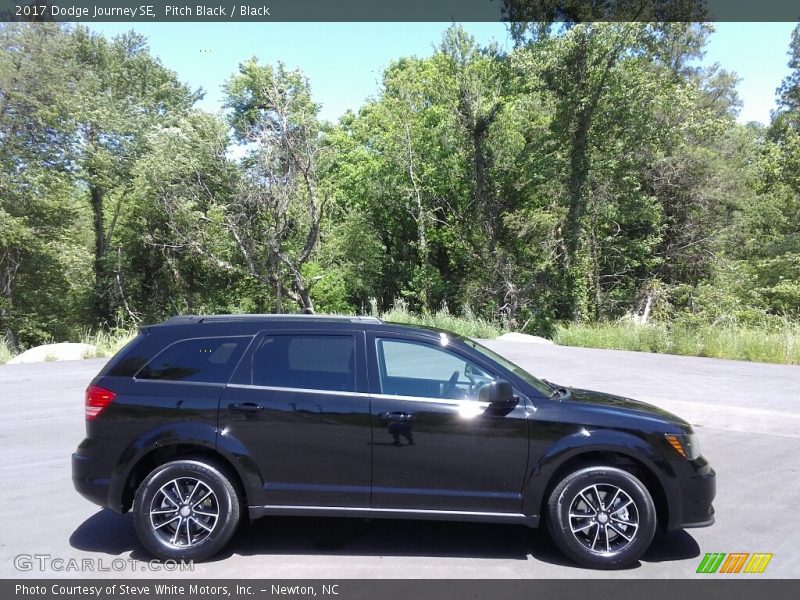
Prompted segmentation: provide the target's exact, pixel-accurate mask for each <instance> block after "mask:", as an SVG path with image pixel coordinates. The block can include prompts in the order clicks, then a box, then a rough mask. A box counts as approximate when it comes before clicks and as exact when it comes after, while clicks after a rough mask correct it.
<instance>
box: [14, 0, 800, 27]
mask: <svg viewBox="0 0 800 600" xmlns="http://www.w3.org/2000/svg"><path fill="white" fill-rule="evenodd" d="M798 20H800V3H798V2H796V1H794V0H759V1H757V2H756V1H755V0H0V21H61V22H79V23H91V22H101V21H117V22H193V21H194V22H225V21H229V22H230V21H233V22H257V21H261V22H269V21H276V22H303V21H306V22H326V21H327V22H353V21H355V22H369V21H417V22H421V21H439V22H445V21H462V22H499V21H550V22H552V21H558V22H560V21H567V22H592V21H670V22H688V21H740V22H741V21H744V22H749V21H753V22H755V21H784V22H791V21H798Z"/></svg>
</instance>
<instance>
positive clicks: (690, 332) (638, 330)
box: [553, 322, 800, 365]
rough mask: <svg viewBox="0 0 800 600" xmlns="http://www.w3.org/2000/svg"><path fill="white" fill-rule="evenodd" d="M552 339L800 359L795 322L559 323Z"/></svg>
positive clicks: (687, 353) (639, 348) (740, 357)
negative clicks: (768, 325) (764, 324)
mask: <svg viewBox="0 0 800 600" xmlns="http://www.w3.org/2000/svg"><path fill="white" fill-rule="evenodd" d="M553 340H554V341H555V342H556V343H557V344H561V345H563V346H583V347H586V348H609V349H614V350H636V351H639V352H658V353H663V354H682V355H685V356H708V357H714V358H730V359H734V360H748V361H753V362H771V363H781V364H789V365H797V364H800V325H798V324H796V323H790V322H785V323H784V324H783V325H782V326H781V327H777V328H772V329H767V328H764V329H755V328H748V327H742V326H736V325H699V326H696V327H691V326H688V325H683V324H673V325H671V326H666V325H636V324H633V323H629V322H628V323H626V322H621V323H598V324H593V325H563V326H559V327H558V328H557V329H556V333H555V336H554V338H553Z"/></svg>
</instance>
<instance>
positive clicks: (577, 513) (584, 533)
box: [547, 466, 656, 569]
mask: <svg viewBox="0 0 800 600" xmlns="http://www.w3.org/2000/svg"><path fill="white" fill-rule="evenodd" d="M547 523H548V528H549V530H550V534H551V536H552V537H553V540H554V541H555V543H556V545H557V546H558V547H559V548H560V549H561V551H562V552H564V554H566V555H567V556H569V557H570V558H572V559H573V560H574V561H575V562H577V563H578V564H580V565H582V566H585V567H591V568H595V569H598V568H599V569H619V568H622V567H625V566H627V565H630V564H631V563H633V562H634V561H636V560H637V559H638V558H639V557H640V556H641V555H642V554H643V553H644V552H645V550H647V548H648V547H649V546H650V542H651V541H652V540H653V535H654V534H655V530H656V510H655V506H654V504H653V498H652V496H651V495H650V492H649V491H648V490H647V487H645V485H644V484H643V483H642V482H641V481H640V480H639V479H638V478H637V477H635V476H634V475H632V474H631V473H629V472H627V471H624V470H622V469H617V468H614V467H604V466H594V467H587V468H584V469H580V470H578V471H575V472H573V473H570V474H569V475H567V476H566V477H565V478H564V479H563V480H562V481H561V482H560V483H559V484H558V485H557V486H556V487H555V489H554V490H553V492H552V493H551V495H550V498H549V501H548V515H547Z"/></svg>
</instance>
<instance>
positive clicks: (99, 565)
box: [14, 554, 194, 573]
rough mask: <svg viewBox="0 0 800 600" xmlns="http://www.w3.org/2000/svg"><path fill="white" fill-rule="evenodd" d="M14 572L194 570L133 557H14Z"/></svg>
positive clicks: (181, 563)
mask: <svg viewBox="0 0 800 600" xmlns="http://www.w3.org/2000/svg"><path fill="white" fill-rule="evenodd" d="M14 568H15V569H16V570H17V571H39V572H56V573H102V572H117V573H118V572H121V571H129V572H130V571H137V572H141V571H153V572H162V573H163V572H182V571H190V572H191V571H194V561H191V560H190V561H188V562H187V561H185V560H181V561H177V560H163V561H162V560H151V561H146V562H145V561H140V560H136V559H133V558H112V559H108V558H63V557H60V556H53V555H52V554H17V555H16V556H15V557H14Z"/></svg>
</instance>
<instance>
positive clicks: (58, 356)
mask: <svg viewBox="0 0 800 600" xmlns="http://www.w3.org/2000/svg"><path fill="white" fill-rule="evenodd" d="M94 352H95V347H94V346H93V345H92V344H78V343H73V342H62V343H60V344H44V345H43V346H36V347H35V348H31V349H30V350H25V352H23V353H22V354H18V355H17V356H15V357H14V358H12V359H11V360H9V361H8V362H7V363H6V364H8V365H17V364H23V363H37V362H47V361H50V360H81V359H82V358H86V357H87V356H92V355H93V354H94Z"/></svg>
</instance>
